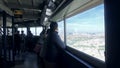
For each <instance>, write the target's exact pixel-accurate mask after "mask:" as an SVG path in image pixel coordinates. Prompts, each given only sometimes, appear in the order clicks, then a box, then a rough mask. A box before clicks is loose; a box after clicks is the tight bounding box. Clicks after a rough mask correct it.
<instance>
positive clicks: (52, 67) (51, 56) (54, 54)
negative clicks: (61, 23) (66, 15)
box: [46, 22, 66, 68]
mask: <svg viewBox="0 0 120 68" xmlns="http://www.w3.org/2000/svg"><path fill="white" fill-rule="evenodd" d="M47 39H48V40H47V52H46V66H48V68H58V67H57V62H58V61H59V60H58V59H59V56H61V52H62V51H63V50H64V49H65V48H66V46H65V44H64V43H63V42H62V40H61V38H60V37H59V35H58V24H57V23H56V22H51V24H50V32H49V34H48V37H47Z"/></svg>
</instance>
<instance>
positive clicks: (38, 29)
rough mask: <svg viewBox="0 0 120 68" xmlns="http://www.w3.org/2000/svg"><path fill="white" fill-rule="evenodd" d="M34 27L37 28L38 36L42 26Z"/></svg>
mask: <svg viewBox="0 0 120 68" xmlns="http://www.w3.org/2000/svg"><path fill="white" fill-rule="evenodd" d="M36 28H37V35H38V36H39V35H40V33H41V32H42V30H43V29H42V27H36Z"/></svg>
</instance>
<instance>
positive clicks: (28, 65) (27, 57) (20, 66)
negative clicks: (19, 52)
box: [13, 53, 41, 68]
mask: <svg viewBox="0 0 120 68" xmlns="http://www.w3.org/2000/svg"><path fill="white" fill-rule="evenodd" d="M20 58H21V57H20ZM22 58H24V61H23V62H22V63H17V64H16V65H15V67H13V68H41V67H40V64H39V65H38V63H37V55H36V54H35V53H25V54H24V56H22ZM19 62H20V61H19Z"/></svg>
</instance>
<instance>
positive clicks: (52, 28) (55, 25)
mask: <svg viewBox="0 0 120 68" xmlns="http://www.w3.org/2000/svg"><path fill="white" fill-rule="evenodd" d="M57 28H58V24H57V22H51V23H50V30H51V31H55V29H57Z"/></svg>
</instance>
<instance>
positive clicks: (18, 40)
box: [14, 31, 21, 54]
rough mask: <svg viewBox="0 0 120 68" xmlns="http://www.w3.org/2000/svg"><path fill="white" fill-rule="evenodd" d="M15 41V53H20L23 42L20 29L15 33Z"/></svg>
mask: <svg viewBox="0 0 120 68" xmlns="http://www.w3.org/2000/svg"><path fill="white" fill-rule="evenodd" d="M14 43H15V54H19V53H20V44H21V37H20V34H19V31H17V32H16V33H15V34H14Z"/></svg>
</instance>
